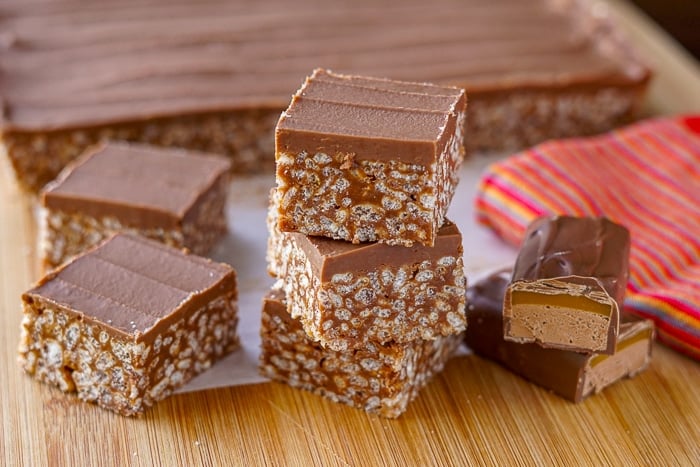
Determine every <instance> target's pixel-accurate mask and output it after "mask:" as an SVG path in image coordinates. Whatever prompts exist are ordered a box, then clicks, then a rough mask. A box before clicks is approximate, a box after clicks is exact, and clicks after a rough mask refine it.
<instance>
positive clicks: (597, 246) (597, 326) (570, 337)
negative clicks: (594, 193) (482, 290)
mask: <svg viewBox="0 0 700 467" xmlns="http://www.w3.org/2000/svg"><path fill="white" fill-rule="evenodd" d="M629 251H630V235H629V231H628V230H627V229H626V228H625V227H623V226H621V225H618V224H615V223H613V222H611V221H609V220H608V219H605V218H602V217H601V218H581V217H568V216H557V217H550V218H541V219H538V220H536V221H535V222H533V223H532V224H531V225H530V227H529V228H528V230H527V232H526V233H525V237H524V241H523V244H522V246H521V248H520V253H519V254H518V258H517V260H516V262H515V267H514V269H513V277H512V280H511V283H510V285H509V286H508V289H507V291H506V294H505V300H504V304H503V321H504V334H505V338H506V339H508V340H512V341H515V342H520V343H525V342H537V343H538V344H540V345H542V346H544V347H553V348H559V349H567V350H576V351H579V352H603V353H608V354H611V353H613V352H614V350H615V341H616V339H617V335H618V330H619V321H620V318H619V315H620V307H621V306H622V300H623V298H624V293H625V287H626V286H627V279H628V276H629V266H628V262H629Z"/></svg>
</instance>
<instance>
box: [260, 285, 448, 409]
mask: <svg viewBox="0 0 700 467" xmlns="http://www.w3.org/2000/svg"><path fill="white" fill-rule="evenodd" d="M284 301H285V299H284V292H282V291H281V290H280V289H275V288H273V289H272V290H271V291H270V292H269V293H268V295H267V296H266V297H265V299H264V301H263V310H262V326H261V330H260V334H261V337H262V353H261V355H260V372H261V373H262V374H263V375H264V376H266V377H268V378H270V379H273V380H276V381H281V382H283V383H286V384H288V385H290V386H292V387H296V388H302V389H306V390H308V391H311V392H313V393H315V394H319V395H322V396H324V397H327V398H329V399H330V400H332V401H334V402H342V403H344V404H347V405H350V406H352V407H356V408H359V409H363V410H366V411H367V412H369V413H373V414H377V415H380V416H382V417H388V418H396V417H398V416H399V415H401V413H403V412H404V411H405V410H406V407H407V405H408V403H409V402H410V401H411V400H413V399H414V398H415V397H416V396H417V394H418V392H419V391H420V389H421V388H422V387H424V386H425V385H426V384H427V383H428V382H429V381H430V379H431V377H432V376H433V375H435V374H437V373H438V372H440V371H441V370H442V369H443V367H444V365H445V362H446V361H447V360H448V358H449V357H450V356H451V355H452V353H453V352H454V350H455V349H456V348H457V347H458V346H459V343H460V341H461V339H462V336H461V335H458V334H453V335H449V336H445V337H442V336H441V337H438V338H437V339H434V340H422V339H418V340H414V341H412V342H407V343H404V344H398V343H388V344H379V343H375V342H369V343H367V345H365V346H364V347H363V348H361V349H358V350H348V351H344V352H336V351H333V350H330V349H325V348H323V347H322V346H321V345H320V344H319V343H318V342H314V341H313V340H312V339H311V338H309V336H307V335H306V333H305V332H304V329H303V327H302V325H301V323H300V322H299V321H298V320H296V319H294V318H292V317H291V316H290V315H289V313H288V312H287V305H286V304H285V303H284Z"/></svg>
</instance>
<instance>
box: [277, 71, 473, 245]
mask: <svg viewBox="0 0 700 467" xmlns="http://www.w3.org/2000/svg"><path fill="white" fill-rule="evenodd" d="M466 103H467V100H466V95H465V93H464V90H462V89H457V88H452V87H441V86H434V85H430V84H419V83H405V82H399V81H389V80H383V79H374V78H364V77H358V76H344V75H336V74H333V73H330V72H328V71H325V70H315V71H314V73H313V74H312V75H311V76H310V77H309V78H307V80H306V82H305V83H304V85H303V86H302V87H301V89H300V90H299V91H298V92H297V94H296V95H295V96H294V97H293V99H292V103H291V104H290V106H289V108H288V109H287V110H286V111H285V112H284V113H283V114H282V116H281V117H280V120H279V122H278V124H277V130H276V134H275V145H276V148H275V159H276V161H277V177H276V178H277V191H278V192H279V196H280V203H279V210H280V213H279V226H280V229H281V230H282V231H286V232H301V233H304V234H306V235H321V236H325V237H329V238H334V239H336V240H346V241H350V242H353V243H359V242H382V243H386V244H389V245H404V246H411V245H413V243H415V242H417V243H420V244H423V245H428V246H433V244H434V243H435V238H436V235H437V231H438V229H439V228H440V226H441V225H442V222H443V220H444V218H445V213H446V212H447V208H448V206H449V204H450V201H451V200H452V195H453V194H454V190H455V187H456V186H457V182H458V180H459V178H458V173H459V168H460V166H461V164H462V159H463V157H464V147H463V146H464V141H463V136H462V135H463V129H464V118H465V109H466Z"/></svg>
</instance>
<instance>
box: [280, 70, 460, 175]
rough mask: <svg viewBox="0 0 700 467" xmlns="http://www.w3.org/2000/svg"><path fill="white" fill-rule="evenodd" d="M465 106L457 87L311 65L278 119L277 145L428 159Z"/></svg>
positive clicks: (376, 157)
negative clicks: (342, 72)
mask: <svg viewBox="0 0 700 467" xmlns="http://www.w3.org/2000/svg"><path fill="white" fill-rule="evenodd" d="M465 106H466V96H465V94H464V91H463V90H461V89H457V88H450V87H439V86H433V85H429V84H425V85H422V84H420V83H405V82H400V81H389V80H379V79H372V78H364V77H358V76H346V75H337V74H333V73H330V72H328V71H326V70H322V69H316V70H314V73H313V74H312V75H311V76H310V77H309V78H307V80H306V82H305V83H304V85H303V86H302V87H301V89H299V91H298V92H297V93H296V95H295V96H294V97H293V98H292V102H291V104H290V105H289V108H287V110H286V111H285V112H284V113H283V114H282V116H281V117H280V120H279V122H278V123H277V129H276V137H275V141H276V145H277V148H276V151H277V153H287V154H298V153H301V152H306V153H307V154H316V153H319V152H321V153H326V154H329V155H331V156H333V155H335V154H337V153H344V154H345V153H347V154H352V155H353V158H354V159H358V160H360V159H363V160H403V161H407V162H416V163H422V164H424V165H428V164H430V163H431V162H433V161H434V160H435V158H436V157H437V155H438V154H441V153H442V151H443V149H444V147H445V144H447V141H448V140H449V138H450V137H451V136H452V134H453V133H454V131H455V126H456V124H457V113H458V112H462V111H463V110H464V107H465Z"/></svg>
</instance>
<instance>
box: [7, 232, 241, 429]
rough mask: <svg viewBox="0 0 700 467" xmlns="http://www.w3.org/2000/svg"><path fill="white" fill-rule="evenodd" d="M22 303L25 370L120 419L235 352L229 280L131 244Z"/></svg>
mask: <svg viewBox="0 0 700 467" xmlns="http://www.w3.org/2000/svg"><path fill="white" fill-rule="evenodd" d="M22 300H23V307H24V320H23V322H22V338H21V343H20V363H21V365H22V367H23V368H24V370H25V371H26V372H27V373H29V374H31V375H33V376H34V377H35V378H37V379H39V380H41V381H43V382H45V383H49V384H52V385H55V386H58V387H59V388H60V389H61V390H62V391H65V392H75V393H77V395H78V397H79V398H80V399H82V400H84V401H90V402H94V403H97V404H98V405H100V406H101V407H104V408H106V409H110V410H113V411H115V412H118V413H120V414H122V415H135V414H138V413H141V412H143V411H144V410H145V409H146V408H148V407H150V406H152V405H153V404H154V403H155V402H157V401H159V400H161V399H163V398H165V397H166V396H168V395H170V394H171V393H172V392H173V391H174V390H175V389H177V388H178V387H180V386H182V385H183V384H185V383H186V382H187V381H188V380H190V379H191V378H192V377H194V376H195V375H197V374H198V373H201V372H202V371H204V370H206V369H207V368H209V367H210V366H211V365H212V363H213V362H214V361H215V360H217V359H218V358H220V357H222V356H223V355H225V354H227V353H229V352H231V351H233V350H234V349H236V348H237V347H238V345H239V341H238V336H237V334H236V326H237V324H238V311H237V301H236V300H237V290H236V274H235V272H234V270H233V269H231V267H230V266H228V265H225V264H220V263H214V262H212V261H210V260H208V259H205V258H201V257H199V256H195V255H192V254H186V253H183V252H182V251H181V250H177V249H174V248H171V247H168V246H165V245H162V244H161V243H158V242H155V241H152V240H148V239H145V238H143V237H138V236H135V235H129V234H118V235H116V236H114V237H112V238H111V239H109V240H107V241H106V242H104V243H103V244H101V245H99V246H98V247H96V248H95V249H93V250H91V251H89V252H87V253H85V254H84V255H82V256H78V257H76V258H75V259H73V260H72V261H71V262H69V263H66V264H65V265H64V266H62V267H61V268H59V269H57V270H55V271H53V272H51V273H50V274H48V275H47V276H45V277H44V278H43V279H41V280H40V281H39V282H38V283H37V284H36V285H35V286H34V287H33V288H32V289H31V290H29V291H27V292H26V293H25V294H24V295H23V296H22Z"/></svg>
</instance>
